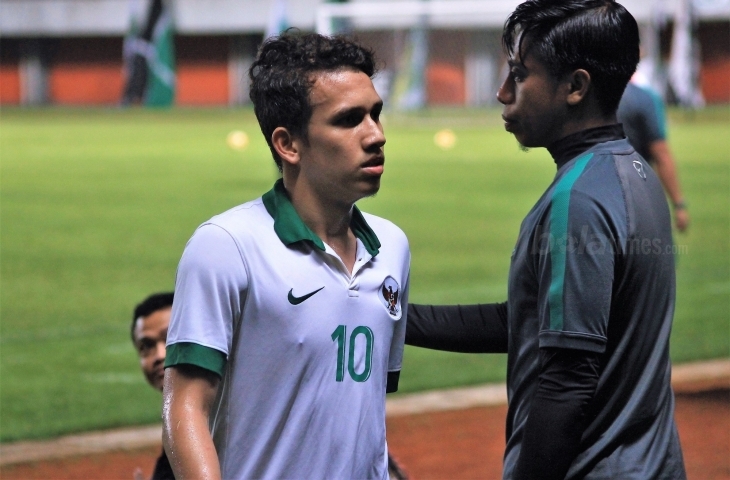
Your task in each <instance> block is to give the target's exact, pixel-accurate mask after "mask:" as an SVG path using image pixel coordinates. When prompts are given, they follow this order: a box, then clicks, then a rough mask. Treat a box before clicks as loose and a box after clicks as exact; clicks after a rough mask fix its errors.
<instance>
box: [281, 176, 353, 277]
mask: <svg viewBox="0 0 730 480" xmlns="http://www.w3.org/2000/svg"><path fill="white" fill-rule="evenodd" d="M284 187H285V188H286V191H287V193H288V194H289V198H290V199H291V203H292V206H293V207H294V210H296V212H297V214H298V215H299V217H300V218H301V219H302V221H303V222H304V224H305V225H306V226H307V227H309V228H310V229H311V230H312V232H314V233H315V234H316V235H317V236H318V237H319V238H320V239H322V241H323V242H324V243H326V244H327V245H329V246H330V247H332V249H333V250H334V251H335V252H336V253H337V255H338V256H339V257H340V259H341V260H342V262H343V263H344V264H345V266H346V267H347V270H348V271H349V272H352V268H353V266H354V264H355V257H356V255H357V239H356V237H355V234H354V233H353V232H352V229H351V228H350V222H351V220H352V209H353V206H354V205H353V204H346V203H338V202H335V201H332V200H329V199H327V198H322V197H320V196H318V195H316V194H314V192H312V191H311V190H310V189H307V188H298V186H297V183H296V182H291V183H289V182H287V181H286V179H285V180H284Z"/></svg>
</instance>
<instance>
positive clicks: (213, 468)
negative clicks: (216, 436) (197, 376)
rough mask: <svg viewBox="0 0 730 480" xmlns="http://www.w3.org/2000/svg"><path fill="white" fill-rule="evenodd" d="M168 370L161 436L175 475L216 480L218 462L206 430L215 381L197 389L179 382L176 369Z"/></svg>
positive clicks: (184, 477)
mask: <svg viewBox="0 0 730 480" xmlns="http://www.w3.org/2000/svg"><path fill="white" fill-rule="evenodd" d="M170 370H172V369H168V372H166V375H165V404H164V407H163V413H162V416H163V434H162V436H163V443H164V446H165V451H166V452H167V456H168V458H169V459H170V465H171V466H172V470H173V471H174V472H175V478H177V479H188V478H191V479H193V478H194V479H208V480H219V479H220V478H221V471H220V464H219V463H218V455H217V453H216V450H215V446H214V445H213V439H212V437H211V435H210V431H209V429H208V410H209V408H210V403H211V402H212V399H213V398H214V397H215V391H216V389H217V382H216V383H215V386H214V387H213V386H210V385H209V386H207V387H206V386H204V387H203V388H202V389H201V388H200V386H199V385H195V384H193V385H192V386H191V385H190V383H189V381H188V380H189V379H186V378H184V377H183V378H182V381H181V374H180V372H179V371H172V372H170ZM170 377H172V378H170ZM186 382H187V383H186ZM198 383H200V380H198Z"/></svg>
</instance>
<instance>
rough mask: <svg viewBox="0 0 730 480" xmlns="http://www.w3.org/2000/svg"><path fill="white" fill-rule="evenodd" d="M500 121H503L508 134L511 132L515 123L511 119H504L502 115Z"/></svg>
mask: <svg viewBox="0 0 730 480" xmlns="http://www.w3.org/2000/svg"><path fill="white" fill-rule="evenodd" d="M502 120H504V129H505V130H507V131H508V132H511V131H512V130H513V128H514V126H515V125H516V122H515V121H514V120H513V119H511V118H508V117H505V116H504V115H502Z"/></svg>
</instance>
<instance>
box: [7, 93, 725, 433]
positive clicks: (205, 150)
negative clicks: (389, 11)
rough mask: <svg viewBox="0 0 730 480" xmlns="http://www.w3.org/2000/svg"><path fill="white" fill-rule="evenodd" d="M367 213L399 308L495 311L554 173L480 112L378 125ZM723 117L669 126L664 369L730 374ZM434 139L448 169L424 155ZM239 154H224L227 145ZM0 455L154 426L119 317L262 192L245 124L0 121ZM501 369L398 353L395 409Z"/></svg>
mask: <svg viewBox="0 0 730 480" xmlns="http://www.w3.org/2000/svg"><path fill="white" fill-rule="evenodd" d="M386 117H388V118H387V122H386V125H385V127H386V135H387V137H388V144H387V146H386V153H387V164H386V173H385V176H384V178H383V184H382V189H381V193H380V194H379V195H378V196H377V197H375V198H372V199H367V200H364V201H362V202H361V203H360V206H361V208H362V209H363V210H365V211H369V212H372V213H375V214H378V215H382V216H385V217H387V218H389V219H391V220H393V221H394V222H395V223H397V224H398V225H400V226H401V227H402V228H403V230H404V231H405V232H406V233H407V234H408V237H409V239H410V242H411V248H412V254H413V261H412V272H411V300H412V301H414V302H443V303H467V302H478V301H481V302H488V301H499V300H503V299H504V298H505V297H506V278H507V269H508V264H509V257H510V252H511V250H512V247H513V244H514V242H515V239H516V236H517V231H518V228H519V224H520V222H521V220H522V217H523V216H524V215H525V214H526V213H527V211H528V210H529V208H530V207H531V206H532V204H533V203H534V202H535V201H536V199H537V197H538V196H539V195H540V194H541V193H542V191H543V190H544V188H545V187H546V186H547V185H548V183H549V182H550V180H551V178H552V176H553V175H554V172H555V167H554V164H553V163H552V161H551V160H550V158H549V156H548V154H547V153H546V152H545V151H544V150H542V149H538V150H534V151H531V152H529V153H523V152H521V151H519V150H518V148H517V145H516V143H515V142H514V140H513V139H512V137H511V135H509V134H507V133H505V132H504V131H503V129H502V126H501V124H500V121H499V114H498V111H497V110H484V111H461V110H434V111H428V112H424V113H421V114H414V115H395V114H392V115H391V114H386ZM729 127H730V115H729V113H728V109H727V107H724V108H718V109H708V110H705V111H702V112H697V113H694V114H693V115H691V116H690V115H688V114H685V113H683V112H672V118H671V121H670V134H671V144H672V146H673V148H674V151H675V153H676V157H677V159H678V163H679V169H680V173H681V180H682V183H683V186H684V189H685V190H686V195H687V199H688V202H689V205H690V208H691V214H692V220H693V224H692V226H691V229H690V232H689V233H688V234H686V235H679V236H677V238H676V241H677V244H678V246H679V251H680V253H679V254H678V255H677V260H678V300H677V311H676V320H675V326H674V331H673V337H672V357H673V359H674V361H675V362H684V361H690V360H699V359H707V358H716V357H727V356H728V355H730V240H729V239H730V160H728V152H730V135H728V133H729V132H730V129H729ZM442 128H451V129H453V130H454V131H455V132H456V135H457V137H458V141H457V143H456V145H455V147H454V148H453V149H451V150H447V151H444V150H441V149H439V148H437V147H435V146H434V144H433V136H434V134H435V133H436V131H438V130H439V129H442ZM236 129H240V130H244V131H246V132H247V133H248V135H249V136H250V138H251V143H250V145H249V146H248V148H247V149H246V150H244V151H242V152H241V151H234V150H231V149H230V148H229V147H228V146H227V145H226V141H225V140H226V135H227V134H228V133H229V132H230V131H232V130H236ZM0 162H1V171H0V173H1V177H0V182H1V183H0V186H1V198H0V214H1V221H2V224H1V231H0V234H1V235H2V237H1V239H0V241H1V243H0V248H1V250H0V262H1V271H0V273H1V277H0V282H1V284H0V322H1V323H0V429H1V430H0V439H1V440H2V441H10V440H18V439H23V438H39V437H47V436H52V435H58V434H62V433H67V432H72V431H79V430H86V429H96V428H108V427H115V426H121V425H130V424H143V423H149V422H155V421H159V418H160V407H159V404H160V398H159V395H158V394H157V393H156V392H154V391H152V389H150V388H149V387H147V386H146V384H145V383H144V379H143V377H142V374H141V373H140V371H139V368H138V365H137V360H136V356H135V353H134V350H133V348H132V345H131V343H130V340H129V324H130V320H131V319H130V315H131V310H132V308H133V306H134V305H135V303H136V302H138V301H140V300H141V299H142V298H143V297H145V296H146V295H147V294H149V293H151V292H155V291H161V290H167V289H171V288H172V287H173V284H174V276H175V268H176V265H177V262H178V260H179V257H180V254H181V253H182V250H183V247H184V246H185V242H186V241H187V239H188V238H189V237H190V235H191V234H192V232H193V230H194V229H195V228H196V226H197V225H198V224H199V223H201V222H202V221H204V220H206V219H207V218H209V217H210V216H212V215H214V214H216V213H219V212H221V211H223V210H225V209H228V208H229V207H232V206H234V205H237V204H240V203H242V202H244V201H247V200H249V199H252V198H255V197H257V196H259V195H260V194H261V193H263V192H265V191H266V190H268V189H269V188H270V186H271V184H272V183H273V181H274V179H275V177H276V171H275V168H274V166H273V162H272V160H271V159H270V155H269V152H268V149H267V147H266V144H265V142H264V140H263V138H262V136H261V134H260V132H259V130H258V127H257V125H256V123H255V119H254V117H253V115H252V113H251V112H250V110H245V109H244V110H186V109H176V110H171V111H141V110H111V109H110V110H67V109H50V110H25V111H24V110H15V109H3V111H2V112H1V114H0ZM505 363H506V362H505V358H504V356H501V355H492V356H489V355H458V354H444V353H438V352H431V351H426V350H421V349H413V348H408V349H407V351H406V356H405V364H404V369H403V373H402V377H401V391H402V392H413V391H418V390H424V389H431V388H444V387H453V386H460V385H468V384H476V383H481V382H487V381H501V380H503V379H504V375H505Z"/></svg>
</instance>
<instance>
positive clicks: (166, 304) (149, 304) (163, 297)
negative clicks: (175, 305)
mask: <svg viewBox="0 0 730 480" xmlns="http://www.w3.org/2000/svg"><path fill="white" fill-rule="evenodd" d="M174 296H175V294H174V293H173V292H161V293H153V294H152V295H150V296H149V297H147V298H145V299H144V300H143V301H142V302H141V303H140V304H139V305H137V306H136V307H134V313H132V329H131V334H132V343H135V338H134V328H135V327H136V326H137V319H139V318H140V317H146V316H148V315H151V314H153V313H155V312H156V311H157V310H162V309H165V308H170V307H172V300H173V298H174Z"/></svg>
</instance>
